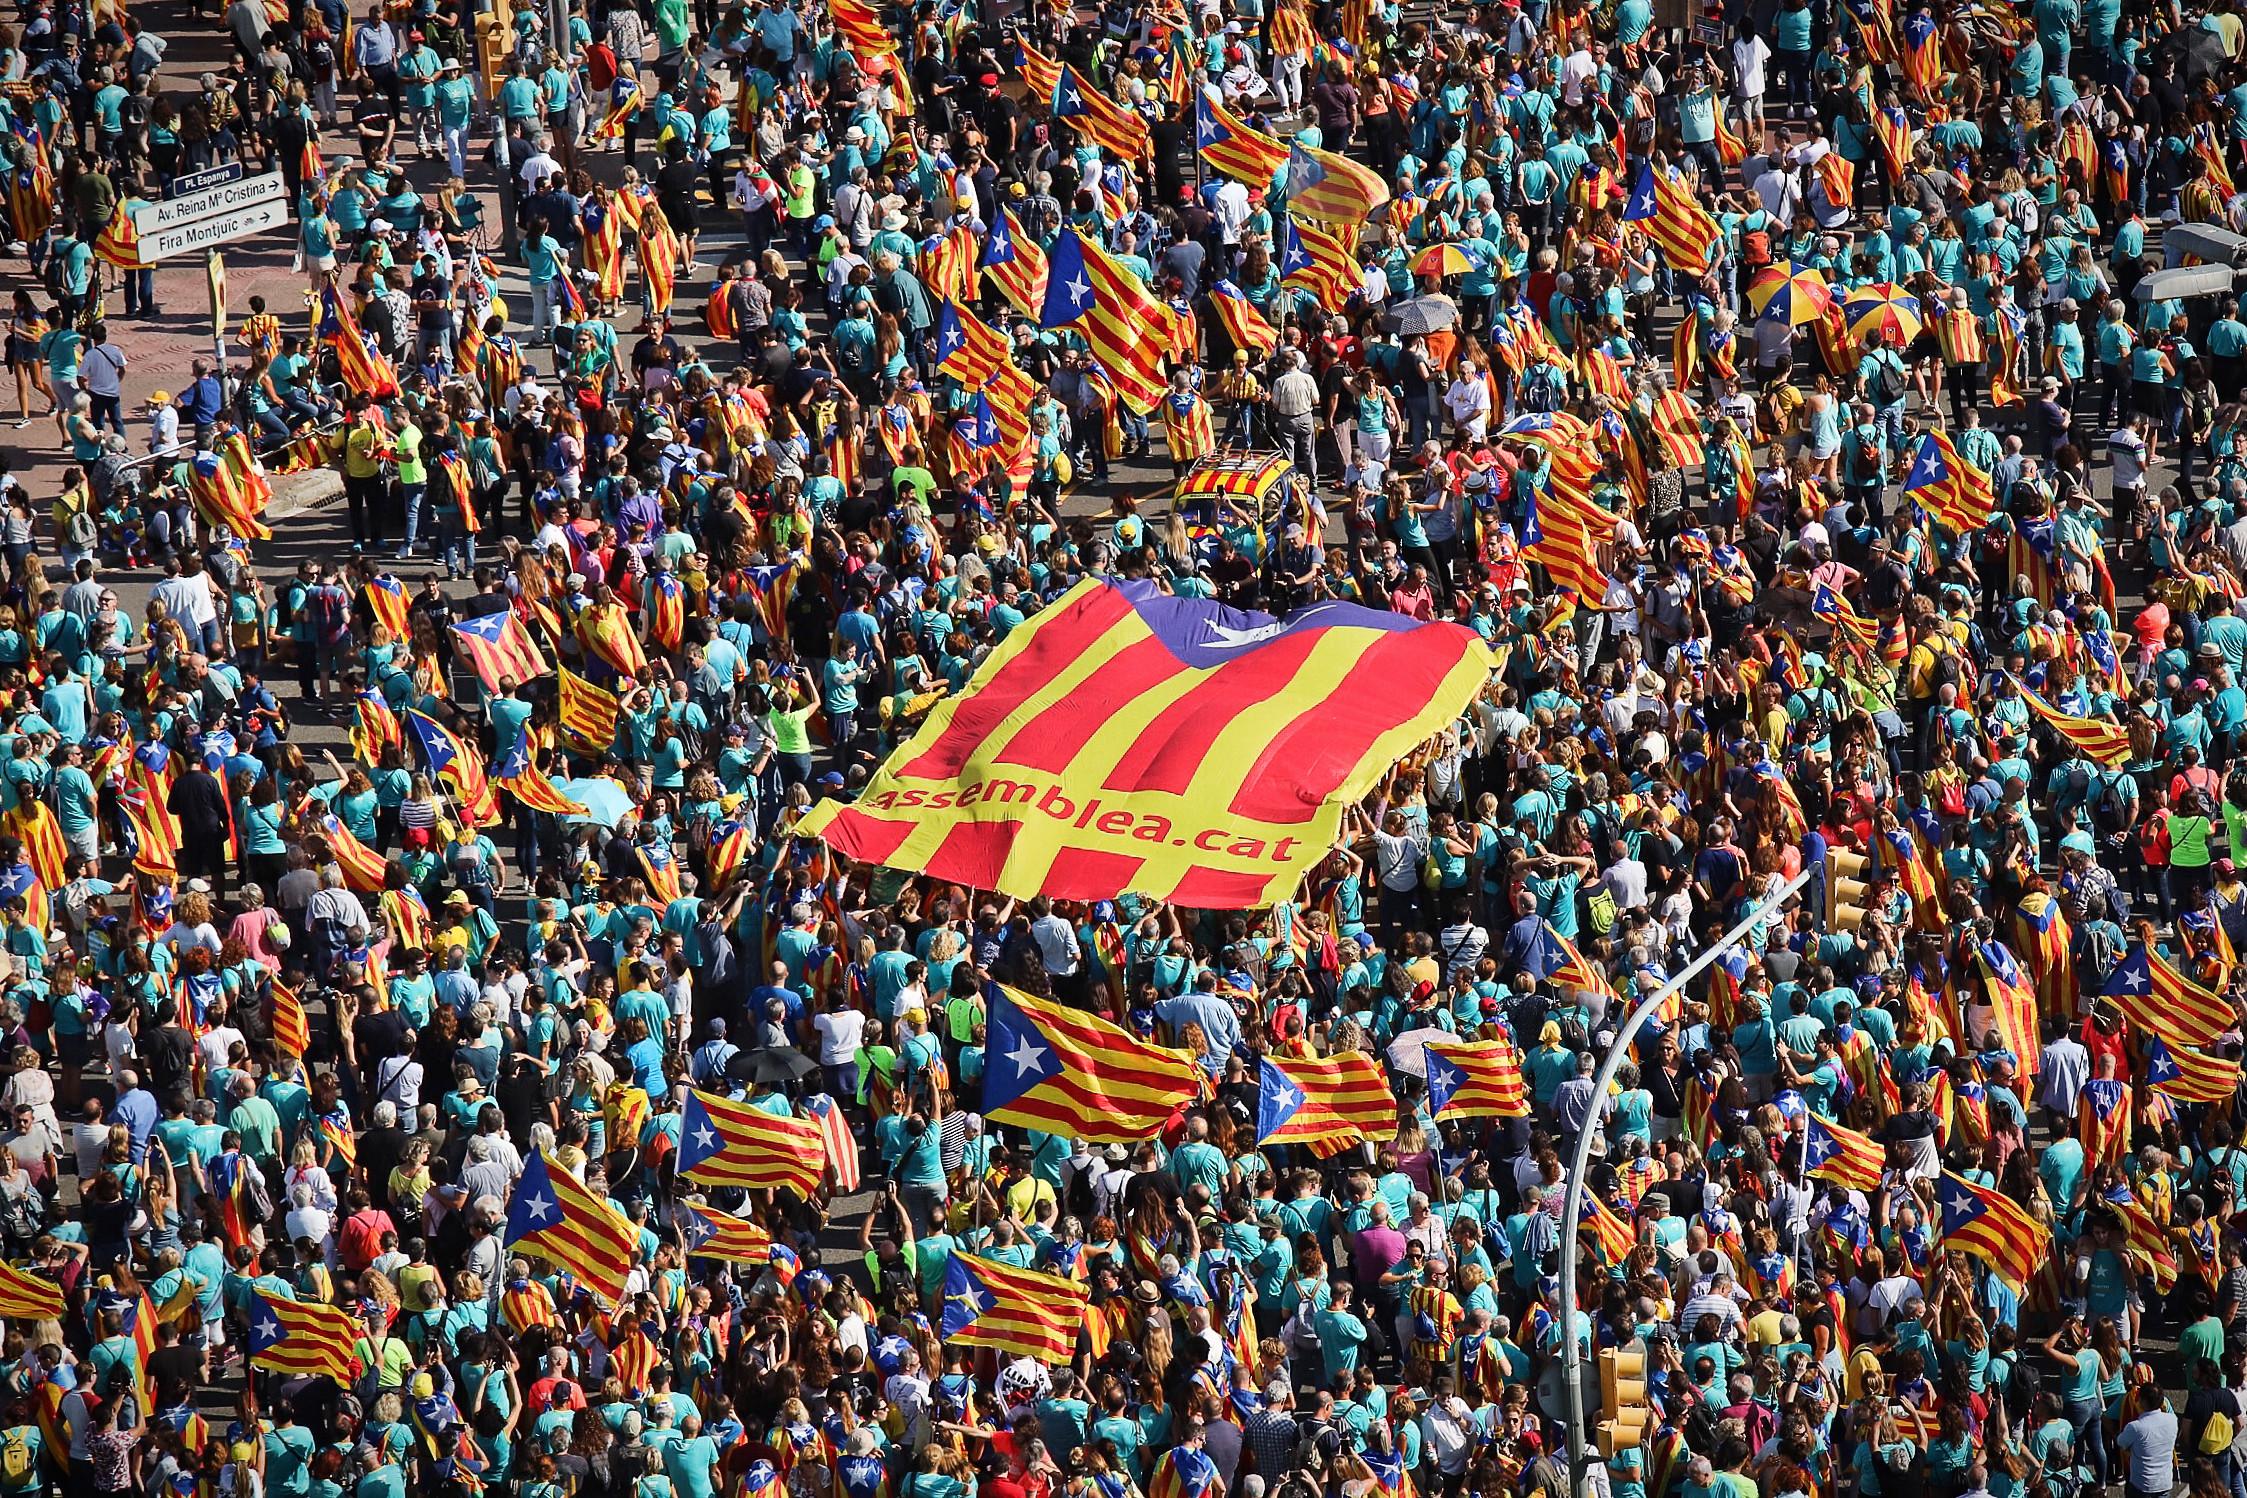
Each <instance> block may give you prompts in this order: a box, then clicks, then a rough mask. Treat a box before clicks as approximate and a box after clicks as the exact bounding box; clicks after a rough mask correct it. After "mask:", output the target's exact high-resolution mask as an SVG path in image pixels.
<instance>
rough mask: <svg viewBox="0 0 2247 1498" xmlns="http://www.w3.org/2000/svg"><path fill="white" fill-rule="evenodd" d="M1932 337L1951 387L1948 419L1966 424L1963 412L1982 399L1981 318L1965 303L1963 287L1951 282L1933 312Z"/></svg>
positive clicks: (1961, 424) (1972, 407)
mask: <svg viewBox="0 0 2247 1498" xmlns="http://www.w3.org/2000/svg"><path fill="white" fill-rule="evenodd" d="M1935 341H1936V342H1937V343H1938V344H1939V345H1941V347H1942V351H1943V380H1944V383H1945V384H1946V385H1947V386H1948V387H1949V389H1950V397H1951V422H1952V424H1953V425H1956V426H1964V425H1966V413H1967V412H1968V411H1970V410H1972V409H1974V408H1975V407H1976V406H1978V405H1980V404H1981V400H1982V359H1983V353H1982V320H1981V319H1980V318H1978V317H1976V316H1975V315H1974V309H1973V308H1971V307H1969V306H1967V305H1966V290H1965V288H1964V287H1960V286H1954V287H1952V288H1951V290H1950V297H1949V301H1948V304H1947V305H1945V307H1944V308H1943V310H1942V311H1940V312H1938V313H1936V314H1935Z"/></svg>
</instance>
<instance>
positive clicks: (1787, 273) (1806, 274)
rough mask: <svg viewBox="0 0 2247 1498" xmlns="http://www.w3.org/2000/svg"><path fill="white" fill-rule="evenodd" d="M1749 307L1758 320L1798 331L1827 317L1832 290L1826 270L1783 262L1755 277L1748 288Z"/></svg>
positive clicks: (1831, 302) (1831, 303) (1831, 299)
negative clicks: (1753, 310) (1761, 319)
mask: <svg viewBox="0 0 2247 1498" xmlns="http://www.w3.org/2000/svg"><path fill="white" fill-rule="evenodd" d="M1748 305H1749V306H1750V307H1752V308H1754V309H1755V314H1756V316H1758V317H1764V318H1771V319H1773V320H1775V321H1780V322H1785V323H1787V324H1789V325H1790V326H1793V327H1798V328H1799V327H1801V326H1802V325H1803V324H1805V323H1813V322H1816V321H1817V320H1818V319H1819V318H1821V317H1823V316H1825V315H1826V309H1827V308H1828V307H1830V306H1832V305H1833V288H1832V287H1830V286H1828V285H1827V284H1826V274H1825V272H1824V271H1821V270H1818V269H1816V268H1814V267H1812V266H1806V265H1796V264H1795V263H1794V262H1792V261H1785V260H1783V261H1781V262H1780V263H1779V264H1777V265H1774V266H1771V267H1769V268H1768V269H1766V270H1765V271H1764V272H1763V273H1762V274H1761V275H1759V276H1757V277H1756V278H1755V281H1754V283H1753V284H1751V285H1750V286H1749V287H1748Z"/></svg>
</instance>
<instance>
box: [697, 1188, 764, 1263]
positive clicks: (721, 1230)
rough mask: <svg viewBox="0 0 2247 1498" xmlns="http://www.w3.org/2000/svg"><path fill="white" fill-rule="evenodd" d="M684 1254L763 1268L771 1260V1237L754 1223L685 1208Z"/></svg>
mask: <svg viewBox="0 0 2247 1498" xmlns="http://www.w3.org/2000/svg"><path fill="white" fill-rule="evenodd" d="M686 1205H687V1212H688V1217H687V1223H686V1233H687V1252H688V1253H690V1254H697V1255H700V1256H701V1257H703V1258H708V1259H726V1260H730V1261H732V1262H734V1263H737V1264H763V1263H765V1262H767V1261H768V1260H769V1259H770V1258H771V1257H772V1234H770V1233H768V1232H766V1231H765V1230H764V1229H763V1228H761V1227H759V1226H758V1225H757V1224H755V1223H753V1222H745V1221H743V1220H742V1219H741V1218H738V1217H729V1216H727V1215H726V1214H725V1213H723V1212H713V1211H712V1210H710V1209H709V1208H708V1207H704V1206H699V1205H697V1204H696V1203H694V1202H688V1203H687V1204H686Z"/></svg>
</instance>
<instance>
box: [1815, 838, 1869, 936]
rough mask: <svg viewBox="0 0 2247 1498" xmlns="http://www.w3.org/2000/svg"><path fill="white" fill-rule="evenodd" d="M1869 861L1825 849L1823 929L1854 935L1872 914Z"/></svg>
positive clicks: (1862, 855) (1841, 849)
mask: <svg viewBox="0 0 2247 1498" xmlns="http://www.w3.org/2000/svg"><path fill="white" fill-rule="evenodd" d="M1871 872H1872V863H1871V860H1870V859H1868V858H1866V857H1865V855H1864V854H1862V853H1853V852H1851V851H1850V850H1849V849H1847V848H1836V847H1832V846H1828V847H1827V849H1826V929H1827V930H1828V931H1854V930H1856V929H1857V928H1858V927H1859V926H1862V925H1863V924H1864V923H1865V917H1866V916H1867V915H1869V914H1871V912H1872V904H1871V901H1872V885H1871V883H1870V882H1869V881H1868V879H1867V876H1868V875H1869V874H1870V873H1871Z"/></svg>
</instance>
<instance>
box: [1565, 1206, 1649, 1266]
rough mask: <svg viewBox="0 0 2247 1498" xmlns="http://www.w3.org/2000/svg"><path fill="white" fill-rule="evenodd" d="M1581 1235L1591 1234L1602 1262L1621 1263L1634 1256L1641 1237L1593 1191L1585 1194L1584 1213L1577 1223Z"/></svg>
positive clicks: (1593, 1244) (1594, 1248)
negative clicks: (1633, 1251) (1634, 1250)
mask: <svg viewBox="0 0 2247 1498" xmlns="http://www.w3.org/2000/svg"><path fill="white" fill-rule="evenodd" d="M1576 1231H1577V1233H1578V1234H1579V1235H1581V1234H1584V1233H1589V1234H1591V1239H1592V1248H1593V1250H1594V1251H1595V1252H1597V1253H1598V1255H1599V1257H1600V1260H1601V1262H1602V1263H1606V1264H1620V1263H1622V1262H1623V1261H1624V1260H1626V1259H1628V1258H1629V1257H1630V1256H1631V1250H1632V1249H1634V1248H1636V1247H1637V1246H1638V1234H1637V1233H1635V1232H1633V1231H1631V1225H1630V1224H1629V1223H1627V1222H1625V1221H1623V1219H1622V1218H1620V1217H1617V1216H1616V1215H1615V1210H1614V1208H1612V1207H1610V1206H1608V1205H1607V1203H1605V1202H1603V1201H1601V1200H1600V1199H1599V1197H1598V1196H1596V1195H1594V1194H1593V1193H1592V1192H1589V1191H1587V1192H1585V1193H1584V1210H1583V1213H1582V1215H1581V1217H1580V1218H1579V1219H1578V1221H1577V1227H1576Z"/></svg>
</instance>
